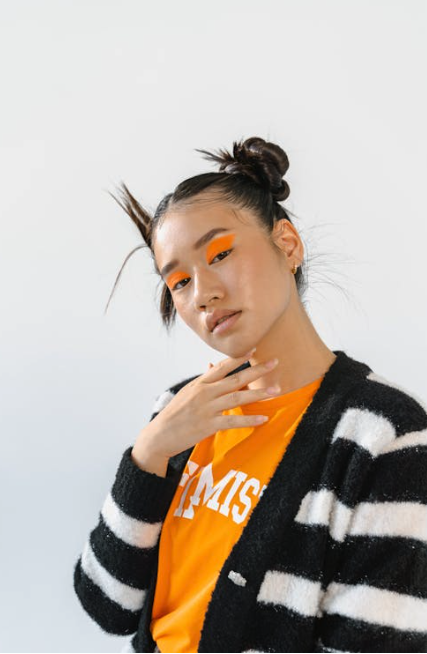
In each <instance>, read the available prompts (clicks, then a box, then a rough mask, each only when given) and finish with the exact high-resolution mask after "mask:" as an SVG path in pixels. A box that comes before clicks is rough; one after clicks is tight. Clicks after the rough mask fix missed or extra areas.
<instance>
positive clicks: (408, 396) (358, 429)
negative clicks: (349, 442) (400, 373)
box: [338, 370, 427, 457]
mask: <svg viewBox="0 0 427 654" xmlns="http://www.w3.org/2000/svg"><path fill="white" fill-rule="evenodd" d="M338 432H339V433H340V434H345V433H351V434H352V435H353V436H352V439H353V440H355V441H356V442H357V445H359V446H361V447H362V448H364V449H365V450H368V452H369V454H370V455H371V456H373V457H377V456H378V455H379V454H381V453H385V452H388V451H391V450H402V449H405V448H406V447H409V446H421V447H424V448H426V447H427V407H426V405H425V403H424V401H423V399H422V398H420V397H419V396H417V394H416V393H414V392H413V391H411V390H409V389H407V388H405V387H403V386H401V385H400V384H398V383H396V382H395V381H394V380H392V379H389V378H386V377H383V376H382V375H379V374H377V373H376V372H374V371H373V370H369V371H368V372H367V374H366V376H365V377H364V378H363V379H359V380H358V381H357V383H356V384H354V386H352V387H351V390H350V392H349V393H348V395H347V398H346V403H345V409H344V411H343V414H342V416H341V420H340V425H339V426H338Z"/></svg>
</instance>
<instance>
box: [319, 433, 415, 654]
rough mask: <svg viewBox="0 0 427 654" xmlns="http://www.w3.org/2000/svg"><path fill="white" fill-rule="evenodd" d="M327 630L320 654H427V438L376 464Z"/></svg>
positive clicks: (326, 602)
mask: <svg viewBox="0 0 427 654" xmlns="http://www.w3.org/2000/svg"><path fill="white" fill-rule="evenodd" d="M319 625H320V627H319V635H320V637H319V641H318V647H317V649H316V650H315V651H317V652H337V651H338V652H427V430H423V431H420V432H411V433H408V434H405V435H403V436H400V437H398V438H396V439H395V441H394V442H393V443H392V444H391V445H389V446H388V447H387V448H385V449H383V451H381V453H380V454H379V455H378V456H377V457H375V459H374V462H373V464H372V466H371V468H370V471H369V473H368V475H367V478H366V480H365V482H364V485H363V490H362V496H361V497H360V498H358V502H357V504H356V505H355V507H354V509H353V511H352V513H351V517H350V520H349V524H348V529H347V532H346V534H345V537H344V539H343V542H342V543H341V548H340V552H339V558H338V563H337V565H336V572H335V574H334V575H333V578H332V580H331V582H330V583H329V584H328V585H327V587H326V589H325V592H324V594H323V597H322V601H321V612H320V621H319Z"/></svg>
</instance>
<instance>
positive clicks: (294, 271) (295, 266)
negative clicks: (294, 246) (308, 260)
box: [292, 263, 298, 275]
mask: <svg viewBox="0 0 427 654" xmlns="http://www.w3.org/2000/svg"><path fill="white" fill-rule="evenodd" d="M297 270H298V266H297V264H296V263H295V264H294V267H293V268H292V274H293V275H295V274H296V272H297Z"/></svg>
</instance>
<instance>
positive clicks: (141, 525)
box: [101, 492, 162, 548]
mask: <svg viewBox="0 0 427 654" xmlns="http://www.w3.org/2000/svg"><path fill="white" fill-rule="evenodd" d="M101 514H102V517H103V518H104V520H105V522H106V523H107V525H108V527H109V529H111V531H112V532H113V533H114V534H115V535H116V536H117V538H120V539H121V540H122V541H124V542H125V543H127V544H128V545H134V546H135V547H141V548H142V547H147V548H148V547H154V546H155V545H156V544H157V540H158V538H159V535H160V531H161V528H162V523H161V522H153V523H150V522H145V521H143V520H137V519H136V518H131V517H130V516H129V515H127V513H125V512H124V511H122V510H121V508H120V507H119V506H118V505H117V503H116V502H115V501H114V498H113V496H112V495H111V492H110V493H108V495H107V497H106V499H105V502H104V505H103V507H102V509H101Z"/></svg>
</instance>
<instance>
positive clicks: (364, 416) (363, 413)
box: [332, 408, 396, 456]
mask: <svg viewBox="0 0 427 654" xmlns="http://www.w3.org/2000/svg"><path fill="white" fill-rule="evenodd" d="M338 438H342V439H346V440H349V441H353V442H354V443H356V444H357V445H358V446H359V447H363V448H364V449H365V450H367V451H368V452H369V453H370V454H371V455H372V456H376V455H377V454H379V452H381V450H383V449H384V448H385V447H387V446H389V445H390V444H391V443H393V442H394V440H395V438H396V431H395V429H394V427H393V425H392V424H391V422H390V421H389V420H387V418H384V417H383V416H381V415H379V414H376V413H374V412H373V411H368V410H367V409H355V408H351V409H347V410H346V411H345V412H344V413H343V415H342V416H341V418H340V420H339V422H338V424H337V426H336V427H335V430H334V433H333V434H332V443H333V442H334V441H336V440H337V439H338Z"/></svg>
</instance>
